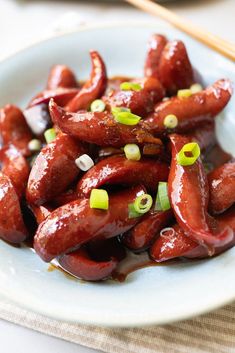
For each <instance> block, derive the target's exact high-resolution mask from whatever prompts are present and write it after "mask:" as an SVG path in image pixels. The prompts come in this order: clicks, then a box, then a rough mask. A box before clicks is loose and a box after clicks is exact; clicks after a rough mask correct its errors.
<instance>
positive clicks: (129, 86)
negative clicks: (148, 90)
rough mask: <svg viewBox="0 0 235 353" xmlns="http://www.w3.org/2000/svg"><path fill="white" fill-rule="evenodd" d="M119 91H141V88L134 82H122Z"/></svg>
mask: <svg viewBox="0 0 235 353" xmlns="http://www.w3.org/2000/svg"><path fill="white" fill-rule="evenodd" d="M120 89H121V90H122V91H137V92H138V91H141V89H142V87H141V85H140V84H139V83H135V82H122V83H121V84H120Z"/></svg>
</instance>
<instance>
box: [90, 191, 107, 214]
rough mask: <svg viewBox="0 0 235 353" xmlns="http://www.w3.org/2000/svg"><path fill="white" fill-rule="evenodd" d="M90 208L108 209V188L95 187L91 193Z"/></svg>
mask: <svg viewBox="0 0 235 353" xmlns="http://www.w3.org/2000/svg"><path fill="white" fill-rule="evenodd" d="M90 208H98V209H100V210H108V208H109V195H108V193H107V191H106V190H102V189H93V190H92V191H91V195H90Z"/></svg>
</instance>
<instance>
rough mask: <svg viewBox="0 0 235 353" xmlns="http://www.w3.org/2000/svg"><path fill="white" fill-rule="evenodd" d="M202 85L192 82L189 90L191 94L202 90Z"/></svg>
mask: <svg viewBox="0 0 235 353" xmlns="http://www.w3.org/2000/svg"><path fill="white" fill-rule="evenodd" d="M202 89H203V88H202V85H200V83H194V84H193V85H192V86H191V87H190V90H191V92H192V94H194V93H198V92H201V91H202Z"/></svg>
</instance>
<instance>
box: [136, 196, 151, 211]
mask: <svg viewBox="0 0 235 353" xmlns="http://www.w3.org/2000/svg"><path fill="white" fill-rule="evenodd" d="M152 204H153V199H152V196H151V195H149V194H143V195H141V196H138V197H137V198H136V199H135V202H134V204H133V205H134V210H135V211H136V212H137V213H140V214H144V213H147V212H148V211H149V210H150V208H151V207H152Z"/></svg>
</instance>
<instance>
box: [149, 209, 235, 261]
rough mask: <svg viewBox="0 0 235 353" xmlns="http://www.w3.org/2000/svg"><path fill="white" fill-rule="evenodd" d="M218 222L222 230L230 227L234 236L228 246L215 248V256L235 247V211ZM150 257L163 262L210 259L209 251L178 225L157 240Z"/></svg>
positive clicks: (229, 212) (232, 210)
mask: <svg viewBox="0 0 235 353" xmlns="http://www.w3.org/2000/svg"><path fill="white" fill-rule="evenodd" d="M216 221H217V222H218V224H219V226H220V228H221V229H223V228H225V227H228V226H229V227H230V228H231V229H232V230H233V233H234V235H233V237H232V238H231V241H230V242H228V243H227V244H226V245H223V246H221V247H217V248H215V253H214V254H213V255H219V254H221V253H222V252H224V251H226V250H228V249H230V248H231V247H233V246H234V245H235V209H234V208H233V209H231V210H229V211H227V212H226V213H224V214H222V215H221V216H219V217H217V218H216ZM150 255H151V258H152V259H153V260H155V261H157V262H162V261H167V260H170V259H174V258H178V257H187V258H205V257H208V251H207V249H206V248H205V247H204V246H201V245H198V243H197V242H195V241H194V240H193V239H191V238H190V237H188V236H187V235H186V234H185V233H184V231H183V229H182V228H181V227H180V226H179V225H178V224H175V225H174V226H172V227H171V228H169V229H168V230H167V229H166V230H165V232H164V234H163V235H162V236H160V237H158V238H157V239H156V241H155V243H154V244H153V245H152V247H151V251H150Z"/></svg>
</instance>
